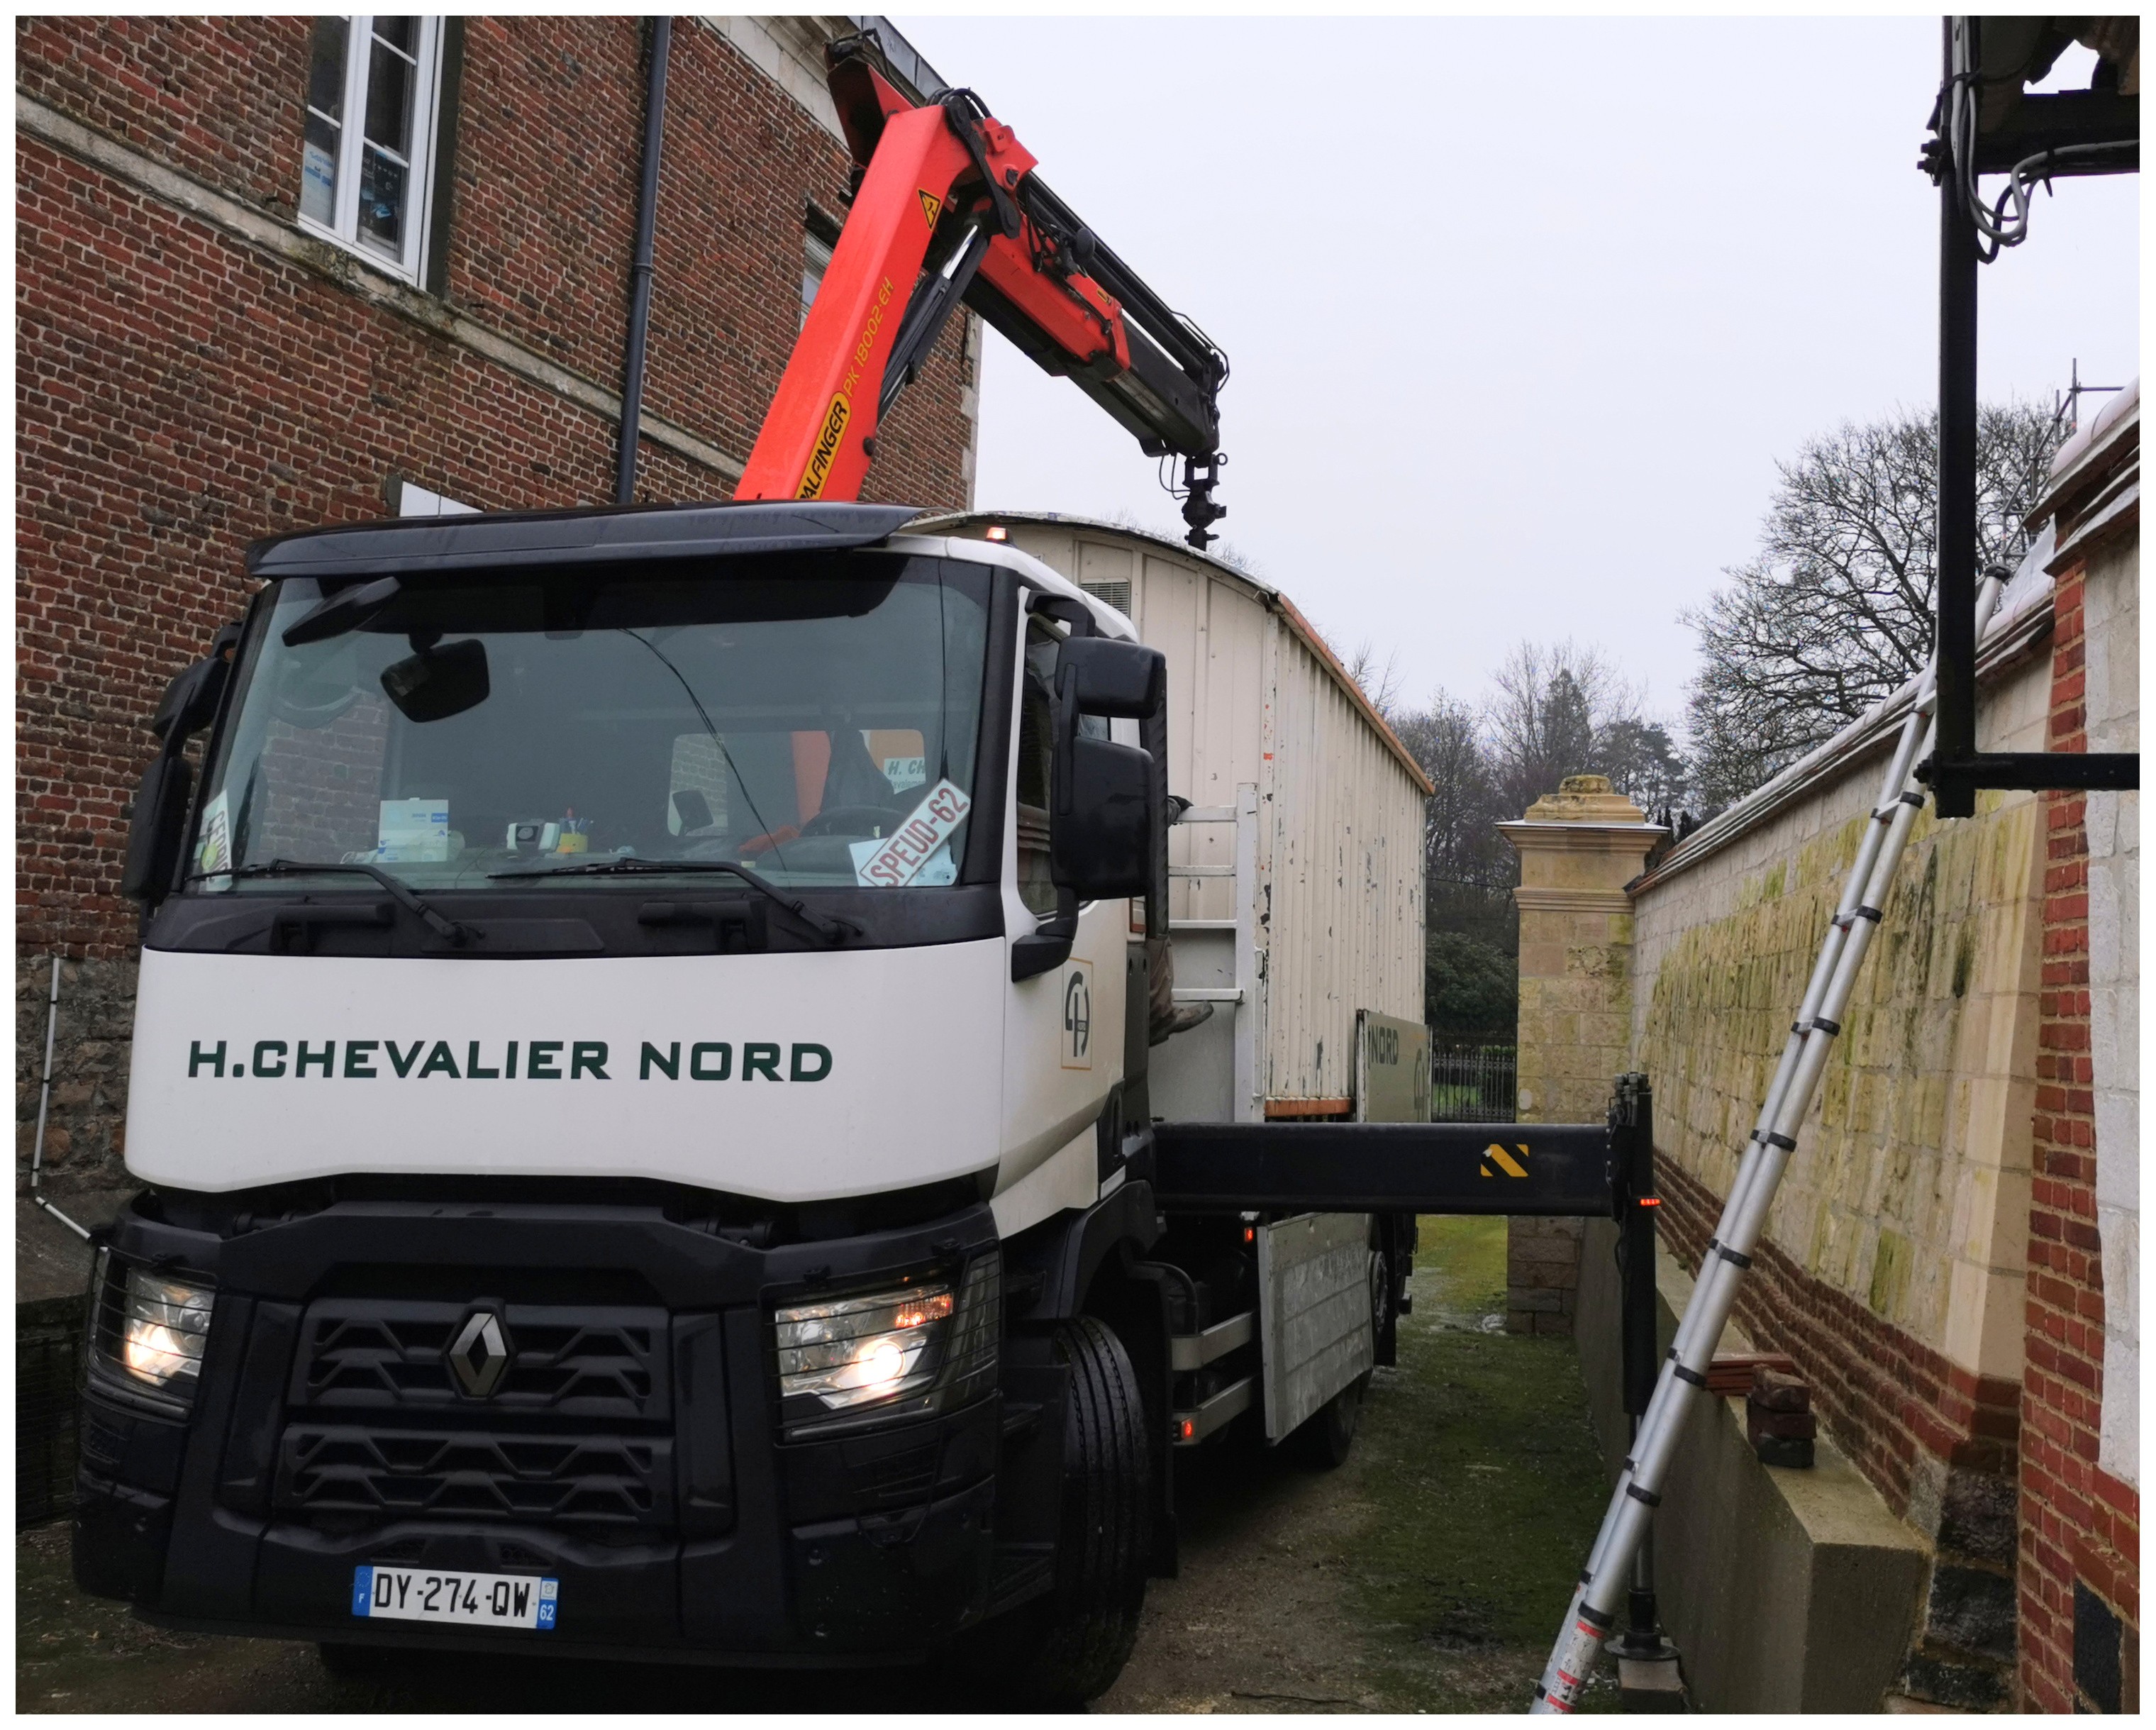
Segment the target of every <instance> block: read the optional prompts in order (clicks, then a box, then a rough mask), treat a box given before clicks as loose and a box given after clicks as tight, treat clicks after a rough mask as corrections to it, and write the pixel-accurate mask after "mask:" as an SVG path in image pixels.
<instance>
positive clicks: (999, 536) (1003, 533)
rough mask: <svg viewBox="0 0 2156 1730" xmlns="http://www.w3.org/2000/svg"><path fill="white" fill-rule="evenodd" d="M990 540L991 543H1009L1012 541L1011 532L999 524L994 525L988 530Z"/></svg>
mask: <svg viewBox="0 0 2156 1730" xmlns="http://www.w3.org/2000/svg"><path fill="white" fill-rule="evenodd" d="M988 538H989V539H990V540H991V541H1008V540H1009V539H1010V531H1009V529H1007V528H1005V527H1004V526H1003V525H1002V524H1001V523H999V522H998V523H993V524H991V525H990V526H989V528H988Z"/></svg>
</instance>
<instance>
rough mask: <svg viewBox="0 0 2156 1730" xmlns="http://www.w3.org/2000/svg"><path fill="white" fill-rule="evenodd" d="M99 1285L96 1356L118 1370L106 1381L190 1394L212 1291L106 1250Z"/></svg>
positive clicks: (183, 1396)
mask: <svg viewBox="0 0 2156 1730" xmlns="http://www.w3.org/2000/svg"><path fill="white" fill-rule="evenodd" d="M97 1285H98V1303H97V1309H96V1314H95V1319H94V1324H93V1325H94V1333H95V1340H94V1346H95V1361H96V1363H97V1364H98V1366H99V1368H102V1369H104V1370H105V1371H107V1372H116V1373H117V1374H116V1376H112V1375H108V1377H107V1380H108V1383H109V1382H110V1381H111V1380H114V1379H116V1380H118V1381H119V1382H121V1384H122V1385H124V1386H131V1387H135V1388H138V1389H147V1390H150V1391H151V1392H154V1393H157V1394H162V1395H164V1396H165V1398H167V1399H177V1400H182V1401H186V1400H191V1399H193V1398H194V1390H195V1389H196V1387H197V1385H198V1383H199V1382H200V1380H201V1377H202V1360H203V1345H204V1344H205V1343H206V1342H208V1338H209V1324H210V1316H211V1312H212V1311H213V1309H214V1307H215V1306H216V1301H217V1296H216V1293H215V1292H213V1291H211V1290H210V1289H209V1288H208V1286H201V1285H195V1284H191V1283H189V1282H187V1281H182V1280H175V1279H169V1278H167V1277H166V1276H164V1275H162V1274H159V1273H154V1272H152V1271H151V1270H149V1269H148V1268H145V1267H137V1266H135V1265H132V1264H131V1263H127V1262H122V1261H118V1260H115V1259H114V1258H113V1256H112V1254H111V1252H110V1250H107V1251H105V1254H104V1255H103V1256H102V1257H100V1265H99V1268H98V1281H97Z"/></svg>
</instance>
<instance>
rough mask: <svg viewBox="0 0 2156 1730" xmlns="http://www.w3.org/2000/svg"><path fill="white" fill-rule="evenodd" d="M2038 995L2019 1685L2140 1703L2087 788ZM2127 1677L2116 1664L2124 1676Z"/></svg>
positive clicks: (2063, 650) (2078, 631)
mask: <svg viewBox="0 0 2156 1730" xmlns="http://www.w3.org/2000/svg"><path fill="white" fill-rule="evenodd" d="M2085 578H2086V569H2085V567H2083V566H2082V565H2080V564H2075V565H2072V566H2070V567H2067V568H2066V570H2065V571H2063V572H2061V573H2060V576H2059V578H2058V591H2057V603H2056V609H2057V610H2056V621H2057V622H2056V629H2055V634H2054V636H2053V638H2052V654H2051V670H2052V677H2051V740H2050V747H2049V748H2050V749H2051V750H2053V751H2066V752H2079V751H2085V750H2087V712H2086V708H2085V704H2084V697H2085V682H2086V681H2085V670H2084V665H2083V664H2084V658H2085V657H2084V650H2085V647H2086V644H2085V642H2084V639H2083V634H2082V596H2083V588H2084V582H2085ZM2044 803H2045V818H2046V859H2045V875H2044V892H2045V899H2044V911H2043V950H2044V959H2043V990H2042V995H2041V1012H2040V1013H2041V1019H2040V1024H2039V1029H2038V1040H2039V1046H2040V1050H2039V1055H2038V1057H2037V1075H2038V1084H2037V1092H2036V1114H2035V1155H2034V1158H2035V1177H2034V1182H2033V1185H2032V1193H2031V1197H2030V1210H2029V1279H2028V1295H2027V1309H2026V1326H2027V1345H2026V1350H2027V1353H2028V1368H2027V1371H2026V1373H2025V1377H2024V1382H2023V1389H2022V1396H2021V1422H2022V1436H2023V1441H2022V1459H2021V1475H2020V1476H2021V1486H2020V1487H2021V1496H2020V1620H2021V1651H2020V1682H2021V1687H2022V1698H2023V1703H2024V1704H2025V1706H2026V1707H2030V1709H2033V1710H2037V1711H2044V1712H2071V1711H2073V1710H2075V1709H2076V1704H2077V1703H2078V1704H2080V1705H2081V1706H2082V1707H2084V1708H2087V1707H2091V1706H2093V1707H2097V1709H2100V1710H2108V1711H2114V1712H2116V1711H2119V1710H2122V1709H2124V1710H2128V1711H2131V1710H2133V1704H2132V1703H2130V1702H2129V1701H2128V1697H2127V1696H2128V1686H2129V1685H2130V1686H2131V1692H2132V1694H2133V1695H2134V1696H2138V1681H2136V1679H2135V1677H2134V1672H2135V1671H2137V1670H2138V1663H2137V1661H2136V1659H2137V1656H2138V1654H2137V1651H2136V1648H2137V1646H2138V1635H2137V1633H2136V1630H2137V1628H2138V1623H2139V1620H2140V1604H2139V1575H2140V1568H2139V1557H2140V1499H2139V1496H2138V1493H2137V1492H2136V1491H2134V1490H2133V1488H2131V1487H2130V1486H2127V1485H2125V1484H2123V1483H2121V1482H2120V1481H2118V1480H2117V1479H2116V1478H2115V1477H2113V1476H2111V1474H2110V1473H2108V1472H2107V1471H2104V1470H2103V1469H2102V1466H2099V1465H2098V1463H2097V1455H2098V1452H2099V1435H2100V1432H2101V1430H2102V1411H2103V1358H2104V1328H2103V1317H2104V1285H2103V1261H2102V1241H2101V1240H2100V1238H2099V1236H2098V1233H2097V1201H2096V1175H2097V1172H2096V1166H2097V1160H2096V1114H2095V1096H2094V1091H2093V1089H2094V1083H2095V1075H2094V1066H2093V1062H2092V1056H2091V1050H2090V1043H2091V1042H2090V1022H2089V900H2088V864H2089V848H2088V835H2087V829H2086V828H2085V824H2084V819H2085V816H2086V806H2087V799H2086V798H2085V796H2084V795H2083V794H2082V793H2071V792H2066V793H2056V792H2055V793H2046V795H2045V796H2044ZM2122 1672H2123V1673H2122Z"/></svg>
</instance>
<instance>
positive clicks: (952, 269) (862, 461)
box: [734, 39, 1228, 547]
mask: <svg viewBox="0 0 2156 1730" xmlns="http://www.w3.org/2000/svg"><path fill="white" fill-rule="evenodd" d="M864 47H865V45H864V44H862V42H861V41H860V39H854V40H851V41H848V42H841V43H837V44H833V46H832V49H831V50H830V62H831V71H830V80H831V93H832V96H833V98H834V101H835V102H836V104H837V105H838V110H839V119H840V121H841V123H842V125H843V126H844V129H845V133H846V137H847V141H848V144H849V146H850V147H851V149H852V151H853V154H854V158H855V162H856V163H857V164H858V165H859V172H860V187H859V190H858V191H857V192H856V193H855V198H854V203H853V208H852V210H851V212H850V213H849V215H848V217H847V218H846V223H845V226H844V228H843V229H842V230H841V232H840V234H839V241H838V244H837V245H836V246H835V247H834V249H833V250H832V254H831V262H830V264H829V266H828V267H827V269H826V270H825V271H824V280H823V282H822V285H820V286H819V289H818V290H817V294H816V300H815V303H814V305H812V306H811V307H810V308H809V311H808V319H807V321H806V322H805V323H804V324H803V326H802V329H801V335H800V337H799V339H798V341H796V342H795V344H794V348H793V356H792V357H791V359H790V360H789V361H788V364H787V368H786V372H785V376H784V377H783V378H782V379H781V380H780V382H779V386H778V393H777V394H776V395H775V396H774V397H773V399H772V403H771V408H770V410H769V412H768V413H767V414H766V415H765V417H764V422H763V426H762V429H761V431H760V432H759V433H758V434H757V442H756V446H755V448H754V449H752V451H751V452H750V454H749V459H748V463H747V467H746V469H745V470H744V471H743V473H742V479H741V483H740V485H738V486H737V488H736V489H735V493H734V496H735V497H736V498H737V499H845V500H850V499H855V498H858V497H859V496H860V490H861V485H862V482H863V481H864V480H865V478H866V476H867V474H868V468H869V465H870V462H871V461H873V460H874V459H875V441H876V434H877V432H878V430H879V429H880V427H881V424H882V421H883V417H884V414H885V412H886V411H887V410H888V409H889V408H890V406H891V400H892V399H893V398H895V397H896V395H897V393H898V392H899V391H900V390H901V389H902V388H904V387H905V386H906V384H907V383H909V382H911V380H912V378H913V377H914V376H915V374H916V372H918V371H919V369H920V367H921V364H922V363H923V362H924V361H925V360H926V359H927V355H928V353H929V351H930V350H931V349H932V347H934V345H935V342H936V339H937V336H939V335H940V334H941V333H942V329H943V326H944V324H945V322H946V321H947V319H948V318H949V316H950V315H951V313H952V311H955V310H956V309H957V306H958V305H961V304H964V305H968V306H970V307H972V308H973V311H976V312H978V314H979V315H980V316H982V317H983V319H985V320H986V321H988V323H989V324H991V325H993V326H995V327H996V328H997V329H998V331H1002V332H1003V333H1004V335H1005V336H1008V337H1009V338H1010V340H1011V341H1013V342H1014V344H1016V345H1017V347H1019V350H1020V351H1021V352H1024V353H1025V354H1026V355H1028V356H1029V357H1031V358H1032V359H1033V360H1034V362H1035V363H1036V364H1037V365H1039V366H1040V367H1042V368H1043V369H1044V370H1045V371H1047V372H1051V373H1055V374H1057V375H1059V376H1067V377H1070V378H1071V379H1073V380H1074V381H1075V382H1076V383H1077V384H1078V386H1079V388H1081V389H1082V390H1084V391H1085V392H1086V394H1087V395H1089V396H1091V398H1093V399H1094V400H1095V401H1096V402H1097V403H1100V404H1101V406H1102V407H1103V408H1106V409H1107V411H1108V412H1109V413H1111V415H1113V416H1114V417H1115V418H1116V420H1117V421H1118V422H1119V423H1120V424H1122V426H1123V427H1124V428H1125V429H1127V430H1128V431H1129V432H1131V433H1132V434H1133V435H1134V436H1136V438H1137V440H1138V443H1139V446H1140V448H1141V449H1143V450H1144V451H1145V452H1146V454H1147V455H1149V456H1155V457H1170V456H1173V457H1180V458H1182V459H1183V482H1184V485H1185V487H1186V488H1187V489H1188V496H1187V498H1186V500H1185V503H1184V507H1183V517H1184V520H1185V521H1187V522H1188V524H1189V525H1190V529H1191V534H1190V540H1191V542H1192V544H1193V546H1198V547H1203V546H1204V545H1205V544H1206V542H1208V541H1209V540H1211V539H1212V536H1210V535H1209V534H1208V533H1207V532H1206V531H1207V529H1208V528H1209V526H1210V525H1211V524H1212V523H1213V522H1214V521H1216V520H1217V519H1218V518H1219V516H1223V515H1224V511H1223V510H1222V508H1221V507H1220V506H1217V505H1215V504H1214V502H1213V498H1212V491H1213V486H1214V480H1215V476H1216V471H1217V469H1218V466H1219V461H1220V457H1219V449H1218V445H1219V400H1218V399H1219V389H1220V387H1221V385H1222V384H1223V383H1224V382H1226V379H1227V376H1228V363H1227V360H1226V357H1224V355H1222V354H1221V352H1219V349H1218V348H1216V347H1214V345H1213V343H1212V342H1211V341H1210V340H1209V339H1208V338H1207V337H1206V336H1204V333H1203V332H1201V331H1199V330H1198V329H1197V327H1196V326H1193V324H1191V322H1190V321H1188V319H1186V318H1183V316H1180V315H1179V314H1178V313H1176V312H1174V311H1172V310H1171V309H1170V308H1169V307H1168V305H1167V303H1166V302H1165V301H1163V300H1161V299H1160V297H1159V296H1158V295H1156V294H1154V293H1153V291H1152V290H1151V289H1149V288H1147V286H1146V285H1145V284H1144V283H1143V282H1142V281H1141V280H1139V279H1138V277H1137V275H1136V274H1135V273H1134V272H1132V270H1130V268H1129V267H1128V266H1127V265H1126V264H1124V263H1123V262H1122V259H1118V258H1117V257H1116V255H1115V254H1113V253H1112V252H1111V251H1109V249H1107V248H1106V247H1105V246H1103V245H1101V243H1100V242H1099V241H1098V239H1096V238H1095V236H1094V235H1093V234H1092V231H1091V229H1089V228H1086V225H1085V224H1084V223H1081V222H1080V221H1079V220H1078V219H1077V218H1076V217H1075V215H1073V214H1072V213H1071V212H1070V209H1069V208H1068V207H1067V206H1065V204H1064V203H1062V201H1061V200H1060V199H1058V198H1056V197H1055V194H1054V193H1050V191H1049V190H1048V188H1047V187H1045V186H1044V185H1042V184H1041V183H1040V182H1039V178H1038V177H1037V176H1036V175H1035V173H1034V167H1035V162H1034V157H1033V155H1032V153H1031V152H1030V151H1028V150H1027V149H1026V148H1025V146H1024V145H1022V144H1020V143H1019V141H1018V139H1017V137H1016V136H1015V135H1014V133H1013V132H1012V131H1011V129H1010V128H1009V126H1004V124H1003V123H1002V122H1001V121H998V120H997V119H995V117H994V116H992V115H990V114H988V112H987V111H986V110H985V109H984V108H983V107H982V105H980V103H979V101H978V99H977V98H976V97H974V96H973V94H972V92H970V91H966V90H952V91H949V92H947V93H946V94H945V95H943V96H942V98H941V99H940V100H937V102H935V103H932V104H930V105H925V106H916V105H914V104H913V103H912V102H911V101H910V100H908V99H907V98H906V96H905V95H903V94H901V92H900V91H899V90H897V89H896V88H895V87H894V86H893V85H891V83H890V81H889V80H886V79H885V78H884V77H883V76H882V75H881V74H880V73H878V72H877V71H876V69H875V67H873V66H872V65H870V64H869V62H868V59H867V58H866V55H865V52H864Z"/></svg>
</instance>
